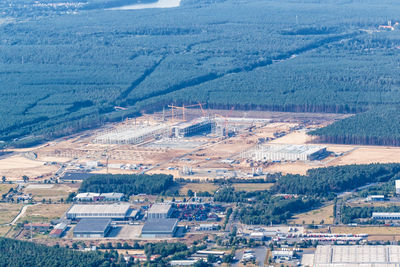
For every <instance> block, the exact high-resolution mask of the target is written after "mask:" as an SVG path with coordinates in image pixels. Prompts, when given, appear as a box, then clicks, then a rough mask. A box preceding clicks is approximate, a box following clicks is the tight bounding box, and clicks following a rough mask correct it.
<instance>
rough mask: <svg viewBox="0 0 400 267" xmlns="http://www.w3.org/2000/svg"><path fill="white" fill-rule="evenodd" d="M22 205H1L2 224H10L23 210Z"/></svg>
mask: <svg viewBox="0 0 400 267" xmlns="http://www.w3.org/2000/svg"><path fill="white" fill-rule="evenodd" d="M21 207H22V204H11V203H1V204H0V224H6V223H10V222H11V221H12V220H13V219H14V218H15V217H16V216H17V215H18V213H19V211H20V210H21Z"/></svg>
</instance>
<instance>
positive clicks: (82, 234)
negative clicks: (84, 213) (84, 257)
mask: <svg viewBox="0 0 400 267" xmlns="http://www.w3.org/2000/svg"><path fill="white" fill-rule="evenodd" d="M110 230H111V219H82V220H80V221H79V222H78V224H77V225H76V226H75V228H74V237H77V238H102V237H106V236H107V234H108V233H109V232H110Z"/></svg>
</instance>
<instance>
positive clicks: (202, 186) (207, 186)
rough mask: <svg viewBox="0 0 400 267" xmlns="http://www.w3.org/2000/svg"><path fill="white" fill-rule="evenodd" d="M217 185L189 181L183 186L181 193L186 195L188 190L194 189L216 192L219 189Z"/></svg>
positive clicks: (195, 190) (194, 190)
mask: <svg viewBox="0 0 400 267" xmlns="http://www.w3.org/2000/svg"><path fill="white" fill-rule="evenodd" d="M217 188H218V187H217V186H216V185H214V184H211V183H188V184H185V185H184V186H182V187H181V189H180V190H179V194H181V195H186V194H187V192H188V190H189V189H190V190H192V191H193V192H200V191H202V192H209V193H210V194H212V193H214V192H215V190H217Z"/></svg>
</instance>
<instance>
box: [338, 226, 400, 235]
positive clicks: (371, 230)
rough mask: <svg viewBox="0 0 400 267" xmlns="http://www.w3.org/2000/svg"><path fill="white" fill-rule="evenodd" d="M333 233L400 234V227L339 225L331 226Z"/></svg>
mask: <svg viewBox="0 0 400 267" xmlns="http://www.w3.org/2000/svg"><path fill="white" fill-rule="evenodd" d="M331 231H332V233H342V234H368V235H400V227H384V226H382V227H379V226H371V227H368V226H365V227H362V226H357V227H337V226H334V227H332V228H331Z"/></svg>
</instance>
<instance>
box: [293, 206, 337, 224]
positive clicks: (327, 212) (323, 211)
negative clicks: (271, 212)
mask: <svg viewBox="0 0 400 267" xmlns="http://www.w3.org/2000/svg"><path fill="white" fill-rule="evenodd" d="M322 220H324V224H332V223H333V205H329V206H326V207H323V208H320V209H317V210H312V211H309V212H305V213H300V214H298V215H296V216H294V217H293V219H292V220H290V221H291V222H295V223H296V224H302V223H303V221H304V223H305V224H312V223H314V224H319V223H320V222H321V221H322Z"/></svg>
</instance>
